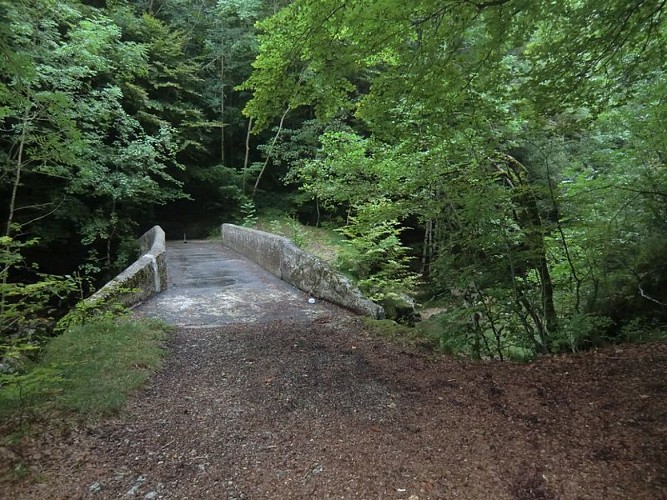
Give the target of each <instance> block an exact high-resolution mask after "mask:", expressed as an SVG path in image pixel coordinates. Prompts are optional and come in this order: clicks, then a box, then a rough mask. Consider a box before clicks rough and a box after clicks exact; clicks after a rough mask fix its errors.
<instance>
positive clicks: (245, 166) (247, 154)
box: [241, 117, 252, 194]
mask: <svg viewBox="0 0 667 500" xmlns="http://www.w3.org/2000/svg"><path fill="white" fill-rule="evenodd" d="M251 130H252V117H250V118H248V132H246V135H245V158H243V180H242V182H243V185H242V186H241V192H242V193H243V194H245V183H246V180H247V176H248V162H249V161H250V131H251Z"/></svg>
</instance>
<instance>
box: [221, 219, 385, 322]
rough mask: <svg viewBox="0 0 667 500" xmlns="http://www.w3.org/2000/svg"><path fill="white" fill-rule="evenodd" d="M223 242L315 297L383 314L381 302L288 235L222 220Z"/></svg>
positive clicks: (358, 310) (373, 314) (372, 314)
mask: <svg viewBox="0 0 667 500" xmlns="http://www.w3.org/2000/svg"><path fill="white" fill-rule="evenodd" d="M222 243H223V244H224V245H225V246H227V247H229V248H231V249H232V250H234V251H236V252H238V253H240V254H241V255H244V256H245V257H247V258H249V259H250V260H252V261H253V262H256V263H257V264H259V265H260V266H261V267H263V268H264V269H266V270H267V271H269V272H270V273H272V274H274V275H276V276H278V277H279V278H280V279H282V280H284V281H286V282H288V283H290V284H292V285H294V286H296V287H297V288H299V289H301V290H303V291H304V292H307V293H309V294H310V295H311V296H313V297H315V298H318V299H324V300H327V301H329V302H332V303H334V304H338V305H340V306H342V307H345V308H346V309H350V310H351V311H354V312H356V313H359V314H363V315H366V316H370V317H372V318H376V319H382V318H384V309H383V308H382V307H381V306H379V305H378V304H376V303H374V302H371V301H370V300H368V299H367V298H366V297H364V296H363V295H362V293H361V292H360V291H359V289H358V288H357V287H356V286H354V285H353V284H352V283H351V282H350V280H348V279H347V278H346V277H345V276H343V275H342V274H340V273H339V272H337V271H335V270H334V269H333V268H332V267H331V266H329V265H328V264H327V263H326V262H324V261H322V260H320V259H318V258H317V257H315V256H313V255H311V254H309V253H307V252H304V251H303V250H301V249H300V248H299V247H297V246H296V245H295V244H294V243H293V242H292V240H290V239H289V238H284V237H282V236H277V235H275V234H271V233H265V232H263V231H257V230H255V229H250V228H247V227H240V226H236V225H234V224H223V225H222Z"/></svg>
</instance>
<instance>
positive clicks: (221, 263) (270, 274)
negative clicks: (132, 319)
mask: <svg viewBox="0 0 667 500" xmlns="http://www.w3.org/2000/svg"><path fill="white" fill-rule="evenodd" d="M221 234H222V242H220V241H203V240H200V241H188V242H184V241H169V242H166V241H165V233H164V231H163V230H162V229H161V228H160V227H159V226H155V227H153V228H151V229H150V230H149V231H147V232H146V233H145V234H144V235H143V236H142V237H141V238H140V239H139V242H140V246H141V256H140V257H139V259H137V261H136V262H134V263H133V264H132V265H131V266H130V267H128V268H127V269H126V270H125V271H123V272H122V273H121V274H120V275H119V276H117V277H116V278H115V279H114V280H112V281H111V282H109V283H108V284H107V285H106V286H105V287H103V288H102V289H101V290H100V291H99V292H98V293H96V294H95V295H93V296H92V297H91V298H90V299H88V302H89V303H91V304H95V305H97V304H102V303H105V302H107V301H115V302H121V303H122V304H124V305H126V306H129V307H134V306H136V308H137V310H138V312H140V313H141V314H142V315H145V316H148V317H154V318H159V319H162V320H164V321H166V322H167V323H170V324H173V325H178V326H187V327H211V326H221V325H225V324H230V323H250V322H264V321H272V320H281V319H289V320H290V321H295V320H298V319H299V318H303V319H304V320H311V319H313V317H316V316H317V315H318V314H321V313H323V312H325V311H327V308H328V307H330V306H329V305H328V304H335V305H338V306H341V307H344V308H345V309H348V310H351V311H353V312H355V313H357V314H362V315H367V316H370V317H373V318H383V317H384V310H383V309H382V307H381V306H379V305H377V304H375V303H373V302H371V301H370V300H368V299H366V298H365V297H364V296H363V295H362V294H361V292H360V291H359V290H358V289H357V288H356V287H355V286H354V285H353V284H352V283H351V282H350V281H349V280H348V279H347V278H345V277H344V276H342V275H341V274H340V273H338V272H336V271H335V270H333V269H332V268H331V267H330V266H329V265H328V264H326V263H325V262H323V261H321V260H320V259H318V258H317V257H314V256H312V255H310V254H308V253H307V252H304V251H303V250H301V249H300V248H298V247H297V246H296V245H295V244H294V243H293V242H292V241H291V240H289V239H288V238H284V237H281V236H277V235H274V234H270V233H265V232H262V231H257V230H254V229H249V228H244V227H240V226H235V225H233V224H223V225H222V228H221ZM151 297H152V298H151ZM149 298H150V299H151V300H147V299H149Z"/></svg>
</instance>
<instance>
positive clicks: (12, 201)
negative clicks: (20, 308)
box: [0, 109, 30, 315]
mask: <svg viewBox="0 0 667 500" xmlns="http://www.w3.org/2000/svg"><path fill="white" fill-rule="evenodd" d="M29 117H30V110H29V109H26V110H25V113H24V114H23V129H22V130H21V137H20V139H19V144H18V152H17V153H16V172H15V174H14V182H13V183H12V194H11V196H10V198H9V206H8V207H7V212H8V213H7V221H6V224H7V226H6V228H5V236H7V237H9V236H11V234H12V224H13V223H14V215H15V213H16V197H17V194H18V190H19V186H20V185H21V174H22V173H23V166H24V165H23V154H24V152H25V143H26V140H27V135H28V120H29ZM10 161H11V160H10ZM9 245H10V244H9V242H8V243H7V244H6V245H4V248H3V249H2V250H3V252H5V253H6V254H7V262H6V264H5V266H4V267H3V268H2V270H1V272H2V296H1V297H0V315H2V314H4V313H5V309H6V303H7V283H8V282H9V268H10V265H11V264H10V258H9V252H10V246H9Z"/></svg>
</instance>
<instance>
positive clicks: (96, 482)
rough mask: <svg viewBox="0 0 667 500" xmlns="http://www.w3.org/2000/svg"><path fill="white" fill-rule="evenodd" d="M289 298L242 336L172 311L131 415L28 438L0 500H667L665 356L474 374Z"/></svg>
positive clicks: (465, 364) (655, 352)
mask: <svg viewBox="0 0 667 500" xmlns="http://www.w3.org/2000/svg"><path fill="white" fill-rule="evenodd" d="M206 245H209V244H206ZM237 271H238V269H236V271H234V272H237ZM238 272H240V271H238ZM244 272H245V271H244ZM223 274H224V273H223ZM225 276H227V278H221V275H220V276H218V278H220V279H235V280H236V283H237V284H239V286H240V285H241V284H243V286H246V285H247V286H248V287H249V288H252V286H251V285H249V284H248V283H245V281H244V280H245V278H243V279H242V278H239V277H238V276H239V275H235V274H233V273H232V272H231V271H230V272H229V273H227V274H226V275H225ZM264 279H267V280H269V281H271V280H270V279H269V277H266V275H262V274H261V273H260V274H259V275H258V280H259V281H260V282H261V281H262V280H264ZM251 281H252V280H251ZM179 283H182V282H179V281H178V280H174V281H173V284H174V285H178V286H176V288H179V286H180V285H179ZM253 286H254V285H253ZM265 286H267V287H268V285H265ZM204 288H205V287H204ZM228 288H229V287H225V289H228ZM167 293H169V292H167ZM179 293H180V292H179ZM192 293H195V292H192ZM197 293H198V292H197ZM238 293H241V291H239V292H238ZM254 293H258V292H254ZM281 293H283V292H281ZM285 293H288V292H285ZM289 293H290V294H293V295H292V297H293V298H292V299H289V302H280V303H278V304H274V305H272V306H271V310H270V311H268V312H267V313H266V314H257V315H255V313H254V312H253V313H252V314H253V316H252V317H253V318H254V320H253V322H251V323H249V324H246V323H243V324H231V323H227V324H224V321H223V324H217V325H216V326H211V324H212V323H211V322H212V321H218V320H219V319H220V318H221V317H222V315H221V314H220V313H216V314H214V315H212V316H210V317H207V318H205V319H202V318H200V317H198V316H197V315H194V316H191V313H188V314H187V315H183V314H180V313H179V315H178V316H177V317H178V318H179V321H182V323H183V324H185V323H187V325H188V326H182V327H179V328H178V329H177V330H176V331H175V332H173V334H172V336H171V338H170V341H169V347H170V352H171V355H170V356H169V358H168V360H167V363H166V366H165V368H164V370H163V371H161V372H160V373H159V374H158V375H157V376H156V377H155V378H154V380H153V381H152V383H151V384H150V386H149V387H147V388H146V389H145V390H143V391H142V392H141V393H139V394H137V395H136V397H134V398H133V399H132V400H131V401H130V403H129V404H128V407H127V409H126V411H125V412H124V413H123V414H122V415H120V416H118V417H117V418H114V419H109V420H106V421H104V422H100V423H98V424H97V425H95V426H92V427H81V428H77V429H75V430H74V431H68V432H67V433H65V434H54V433H51V434H48V433H47V434H45V435H43V436H35V438H34V440H33V442H32V444H31V445H30V448H29V449H27V450H26V452H25V456H26V461H27V462H28V463H30V464H31V467H32V468H33V470H34V472H35V473H36V474H35V475H33V476H32V480H31V481H24V482H21V483H14V484H11V485H7V487H6V488H4V489H3V490H0V491H2V493H3V494H0V496H2V497H3V498H12V499H13V498H39V499H42V498H43V499H56V498H63V499H65V498H67V499H69V498H96V499H97V498H100V499H102V498H104V499H106V498H109V499H111V498H144V499H150V498H168V499H186V498H189V499H241V498H243V499H263V498H279V499H282V498H299V499H300V498H304V499H307V498H316V499H320V498H363V499H404V500H418V499H440V498H444V499H450V498H462V499H520V500H522V499H551V498H561V499H584V498H590V499H629V498H632V499H658V498H667V477H666V474H665V451H666V448H667V446H666V445H667V418H666V417H667V405H666V403H665V392H666V385H665V378H664V374H665V368H667V345H666V344H664V343H662V344H653V345H644V346H627V347H624V348H612V349H605V350H600V351H597V352H590V353H586V354H582V355H576V356H562V357H549V358H544V359H541V360H538V361H537V362H535V363H533V364H530V365H516V364H510V363H499V362H488V363H474V362H469V361H465V360H458V359H454V358H451V357H446V356H434V355H433V354H432V353H428V352H422V351H420V350H419V348H418V347H416V346H413V347H410V346H400V345H397V344H396V343H392V342H391V341H389V340H387V339H385V338H381V337H377V336H373V335H370V334H369V333H367V332H366V331H365V330H364V328H363V326H362V324H361V322H360V320H359V319H358V318H356V317H354V316H352V315H350V314H348V313H346V312H345V311H342V310H340V309H338V308H335V307H333V306H330V305H326V304H316V305H315V306H316V307H315V308H310V307H309V306H310V304H308V303H307V301H304V299H305V298H306V297H305V296H303V294H300V292H296V291H294V290H291V291H290V292H289ZM256 299H257V300H262V299H260V298H258V297H256ZM281 300H282V299H281ZM285 300H287V299H285ZM215 303H216V304H218V303H225V301H224V300H221V301H216V302H215ZM240 303H243V301H240V302H239V304H240ZM304 304H305V305H304ZM149 310H150V307H148V308H147V309H145V310H144V311H149ZM183 318H186V320H183ZM206 325H208V326H206ZM35 457H37V458H35ZM35 478H37V479H38V480H37V481H35V480H34V479H35ZM3 486H4V485H3Z"/></svg>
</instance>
